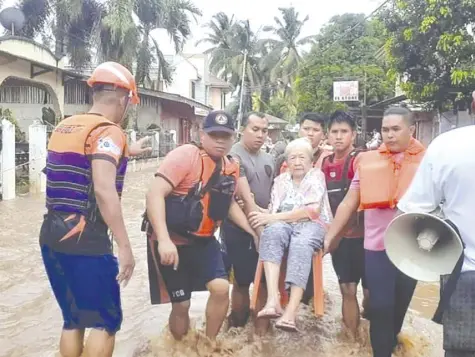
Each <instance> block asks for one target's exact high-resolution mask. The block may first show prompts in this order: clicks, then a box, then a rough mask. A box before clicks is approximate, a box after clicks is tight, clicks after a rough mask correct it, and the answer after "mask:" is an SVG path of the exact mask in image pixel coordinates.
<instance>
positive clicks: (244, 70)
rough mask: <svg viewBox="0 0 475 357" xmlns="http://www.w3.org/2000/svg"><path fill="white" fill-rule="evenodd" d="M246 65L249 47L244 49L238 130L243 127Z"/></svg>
mask: <svg viewBox="0 0 475 357" xmlns="http://www.w3.org/2000/svg"><path fill="white" fill-rule="evenodd" d="M246 66H247V49H246V50H244V61H243V63H242V78H241V98H240V99H239V111H238V117H237V119H238V121H237V122H238V125H237V130H238V131H239V130H240V129H241V120H242V102H243V99H244V82H245V81H244V79H245V77H246Z"/></svg>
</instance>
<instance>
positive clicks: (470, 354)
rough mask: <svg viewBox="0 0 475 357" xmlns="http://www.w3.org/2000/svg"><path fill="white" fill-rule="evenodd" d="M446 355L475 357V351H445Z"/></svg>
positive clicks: (450, 356)
mask: <svg viewBox="0 0 475 357" xmlns="http://www.w3.org/2000/svg"><path fill="white" fill-rule="evenodd" d="M445 357H475V352H466V351H454V350H451V351H445Z"/></svg>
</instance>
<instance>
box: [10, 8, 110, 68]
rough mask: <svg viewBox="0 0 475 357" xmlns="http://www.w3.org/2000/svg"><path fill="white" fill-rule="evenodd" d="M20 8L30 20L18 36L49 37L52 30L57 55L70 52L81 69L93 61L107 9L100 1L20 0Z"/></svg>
mask: <svg viewBox="0 0 475 357" xmlns="http://www.w3.org/2000/svg"><path fill="white" fill-rule="evenodd" d="M17 7H18V8H19V9H20V10H22V11H23V13H24V15H25V19H26V22H25V26H24V27H23V29H22V30H21V31H17V32H16V33H15V34H16V35H19V36H24V37H27V38H31V39H35V37H37V36H38V37H43V38H48V37H49V35H50V34H51V32H52V33H53V35H54V38H55V41H54V50H55V54H56V55H57V56H59V57H62V56H63V55H67V56H68V57H69V59H70V63H71V64H72V65H73V66H74V67H77V68H81V67H84V66H85V65H87V64H88V63H89V62H90V61H91V53H92V48H93V43H92V41H91V39H92V36H93V33H94V29H95V28H96V25H97V24H98V23H99V21H100V19H101V18H102V15H103V10H104V7H103V5H101V3H100V2H99V1H98V0H84V1H82V0H20V1H19V2H18V3H17Z"/></svg>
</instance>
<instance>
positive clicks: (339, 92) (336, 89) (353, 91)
mask: <svg viewBox="0 0 475 357" xmlns="http://www.w3.org/2000/svg"><path fill="white" fill-rule="evenodd" d="M333 101H335V102H357V101H359V90H358V81H342V82H333Z"/></svg>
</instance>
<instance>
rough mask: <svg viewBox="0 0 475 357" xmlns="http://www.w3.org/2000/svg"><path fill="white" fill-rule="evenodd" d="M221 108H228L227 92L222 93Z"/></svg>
mask: <svg viewBox="0 0 475 357" xmlns="http://www.w3.org/2000/svg"><path fill="white" fill-rule="evenodd" d="M221 108H222V109H224V108H226V92H223V91H221Z"/></svg>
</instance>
